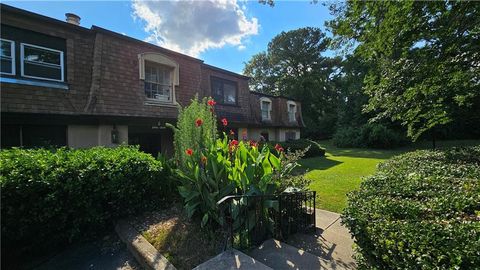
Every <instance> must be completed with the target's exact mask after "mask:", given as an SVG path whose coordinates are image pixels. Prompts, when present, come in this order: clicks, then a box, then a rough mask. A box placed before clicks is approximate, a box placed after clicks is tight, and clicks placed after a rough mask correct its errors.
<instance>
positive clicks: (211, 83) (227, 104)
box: [210, 76, 238, 106]
mask: <svg viewBox="0 0 480 270" xmlns="http://www.w3.org/2000/svg"><path fill="white" fill-rule="evenodd" d="M215 82H219V83H221V84H222V88H221V90H222V97H223V98H222V100H219V99H218V98H217V96H216V95H215V93H214V91H213V84H214V83H215ZM225 84H230V85H234V86H235V103H228V102H225V92H224V85H225ZM210 93H211V95H212V97H213V99H214V100H215V102H217V104H220V105H225V106H238V82H236V81H232V80H227V79H224V78H219V77H215V76H210Z"/></svg>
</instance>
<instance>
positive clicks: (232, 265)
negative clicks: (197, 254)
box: [193, 249, 273, 270]
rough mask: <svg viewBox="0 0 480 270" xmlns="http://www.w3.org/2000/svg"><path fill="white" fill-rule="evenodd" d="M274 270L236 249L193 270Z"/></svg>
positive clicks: (221, 254) (225, 252)
mask: <svg viewBox="0 0 480 270" xmlns="http://www.w3.org/2000/svg"><path fill="white" fill-rule="evenodd" d="M234 269H244V270H250V269H251V270H273V269H272V268H270V267H268V266H266V265H264V264H263V263H261V262H259V261H257V260H255V259H254V258H252V257H250V256H248V255H246V254H245V253H243V252H240V251H238V250H236V249H230V250H227V251H224V252H222V253H220V254H219V255H217V256H216V257H213V258H212V259H210V260H208V261H206V262H204V263H202V264H200V265H198V266H197V267H195V268H193V270H234Z"/></svg>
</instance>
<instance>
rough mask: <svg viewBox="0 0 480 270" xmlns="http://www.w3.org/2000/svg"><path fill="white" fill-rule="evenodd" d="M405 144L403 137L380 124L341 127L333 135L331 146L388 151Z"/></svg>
mask: <svg viewBox="0 0 480 270" xmlns="http://www.w3.org/2000/svg"><path fill="white" fill-rule="evenodd" d="M406 143H407V140H406V138H405V136H403V135H401V134H400V133H399V132H397V131H395V130H393V129H390V128H387V127H386V126H383V125H381V124H365V125H363V126H361V127H341V128H339V129H338V130H337V131H336V132H335V134H333V144H334V145H335V146H337V147H360V148H380V149H389V148H395V147H399V146H402V145H405V144H406Z"/></svg>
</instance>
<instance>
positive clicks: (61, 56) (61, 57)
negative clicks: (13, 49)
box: [20, 43, 65, 82]
mask: <svg viewBox="0 0 480 270" xmlns="http://www.w3.org/2000/svg"><path fill="white" fill-rule="evenodd" d="M25 45H27V46H29V47H33V48H38V49H42V50H46V51H52V52H57V53H60V72H61V74H60V75H61V79H60V80H57V79H51V78H44V77H37V76H30V75H25V72H24V64H25V61H24V56H25V55H24V47H25ZM47 65H48V64H47ZM55 66H56V65H55ZM20 67H21V68H20V70H21V75H22V77H25V78H32V79H39V80H45V81H54V82H64V81H65V78H64V76H65V74H64V73H65V72H64V69H65V67H64V63H63V51H59V50H55V49H51V48H46V47H42V46H37V45H33V44H28V43H20Z"/></svg>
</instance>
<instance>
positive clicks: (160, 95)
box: [145, 61, 173, 102]
mask: <svg viewBox="0 0 480 270" xmlns="http://www.w3.org/2000/svg"><path fill="white" fill-rule="evenodd" d="M172 85H173V84H172V68H170V67H167V66H163V65H160V64H156V63H153V62H149V61H145V95H146V96H147V98H148V99H154V100H158V101H163V102H172Z"/></svg>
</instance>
